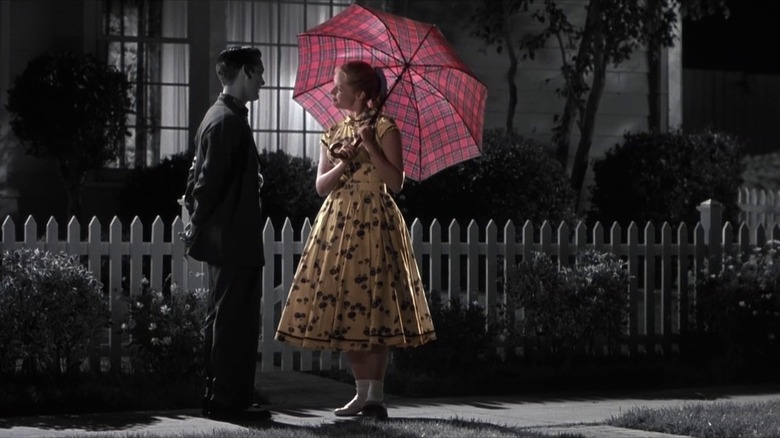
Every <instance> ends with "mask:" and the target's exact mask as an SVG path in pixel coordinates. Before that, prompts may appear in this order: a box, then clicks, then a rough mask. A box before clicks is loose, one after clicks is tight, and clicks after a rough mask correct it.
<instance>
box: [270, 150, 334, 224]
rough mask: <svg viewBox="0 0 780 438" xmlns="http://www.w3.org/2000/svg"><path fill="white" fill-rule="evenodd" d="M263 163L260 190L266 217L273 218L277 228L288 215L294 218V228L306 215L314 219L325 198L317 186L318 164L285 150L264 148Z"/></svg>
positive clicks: (292, 220)
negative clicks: (315, 184) (262, 180)
mask: <svg viewBox="0 0 780 438" xmlns="http://www.w3.org/2000/svg"><path fill="white" fill-rule="evenodd" d="M260 166H261V172H262V174H263V179H264V181H265V182H264V184H263V188H262V190H261V191H260V196H261V197H262V200H263V216H264V218H265V217H269V218H271V221H272V222H273V224H274V228H277V229H279V228H281V226H282V224H283V223H284V220H285V218H290V222H291V223H292V225H293V227H295V228H294V229H299V228H300V226H301V224H303V220H304V219H306V218H309V220H313V219H314V216H316V215H317V211H318V210H319V208H320V205H322V201H323V200H322V198H320V197H319V196H318V195H317V192H316V190H315V189H314V182H315V180H316V178H317V164H316V163H314V162H313V161H312V160H311V159H309V158H302V157H294V156H292V155H289V154H287V153H286V152H283V151H276V152H268V151H263V153H261V154H260Z"/></svg>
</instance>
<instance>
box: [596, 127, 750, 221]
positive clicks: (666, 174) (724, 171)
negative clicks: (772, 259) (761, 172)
mask: <svg viewBox="0 0 780 438" xmlns="http://www.w3.org/2000/svg"><path fill="white" fill-rule="evenodd" d="M741 159H742V146H741V144H740V143H739V142H738V141H737V140H736V139H734V138H732V137H730V136H728V135H726V134H722V133H714V132H709V131H705V132H702V133H697V134H683V133H681V132H675V133H667V134H648V133H637V134H626V135H625V141H624V143H623V145H618V146H615V147H614V148H612V149H611V150H609V151H608V152H607V153H606V155H605V156H604V158H602V159H601V160H598V161H596V162H595V163H594V165H593V172H594V186H592V188H591V193H592V198H591V202H592V204H593V209H592V211H591V214H590V219H591V220H593V221H601V222H602V223H604V224H610V225H611V224H612V223H613V222H614V221H617V222H619V223H621V225H624V226H625V225H627V224H628V223H629V222H631V221H635V222H639V223H644V222H646V221H650V222H655V223H661V222H664V221H666V222H669V223H670V224H672V225H677V224H679V223H680V222H684V223H686V224H689V225H690V226H693V225H694V224H696V222H698V220H699V215H698V212H697V210H696V207H697V206H698V205H699V204H700V203H702V202H704V201H706V200H707V199H715V200H717V201H719V202H721V203H722V204H723V205H724V207H725V213H724V220H731V221H735V220H736V219H737V217H738V214H739V207H737V191H738V188H739V186H740V185H741V184H742V179H741V176H740V175H741V173H742V167H743V164H742V161H741Z"/></svg>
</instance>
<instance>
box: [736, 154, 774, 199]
mask: <svg viewBox="0 0 780 438" xmlns="http://www.w3.org/2000/svg"><path fill="white" fill-rule="evenodd" d="M743 163H744V165H745V168H744V170H743V171H742V179H743V180H744V185H745V186H746V187H750V188H755V189H764V190H769V191H772V192H776V191H778V190H780V152H771V153H768V154H762V155H753V156H746V157H745V158H744V159H743Z"/></svg>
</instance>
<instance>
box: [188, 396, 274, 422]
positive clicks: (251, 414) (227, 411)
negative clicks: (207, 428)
mask: <svg viewBox="0 0 780 438" xmlns="http://www.w3.org/2000/svg"><path fill="white" fill-rule="evenodd" d="M202 412H203V416H204V417H206V418H210V419H212V420H220V421H265V420H269V419H271V411H269V410H268V409H263V408H261V407H260V406H259V405H257V404H253V405H252V406H250V407H248V408H246V409H239V408H232V407H228V406H225V405H223V404H222V403H218V402H215V401H214V400H210V401H208V402H207V403H205V404H204V408H203V411H202Z"/></svg>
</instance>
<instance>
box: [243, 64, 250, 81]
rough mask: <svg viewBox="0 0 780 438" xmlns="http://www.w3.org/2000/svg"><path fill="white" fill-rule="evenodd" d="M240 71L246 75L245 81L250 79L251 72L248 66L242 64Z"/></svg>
mask: <svg viewBox="0 0 780 438" xmlns="http://www.w3.org/2000/svg"><path fill="white" fill-rule="evenodd" d="M241 70H242V71H243V72H244V74H245V75H246V77H247V79H252V70H250V69H249V66H248V65H246V64H244V65H242V66H241Z"/></svg>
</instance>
